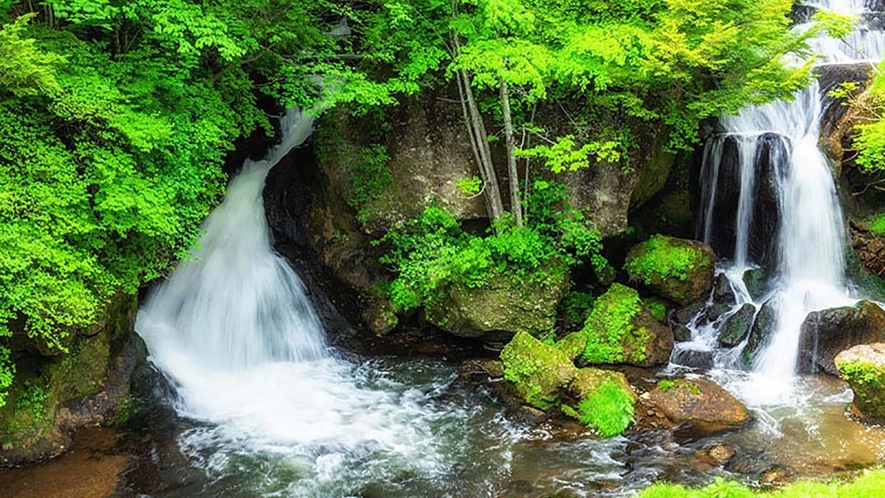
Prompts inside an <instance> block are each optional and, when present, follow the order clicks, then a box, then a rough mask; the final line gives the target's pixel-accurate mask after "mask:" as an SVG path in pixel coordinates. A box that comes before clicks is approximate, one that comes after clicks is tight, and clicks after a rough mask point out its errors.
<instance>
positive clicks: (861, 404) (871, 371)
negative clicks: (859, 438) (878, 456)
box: [835, 343, 885, 423]
mask: <svg viewBox="0 0 885 498" xmlns="http://www.w3.org/2000/svg"><path fill="white" fill-rule="evenodd" d="M835 365H836V368H837V369H838V371H839V374H840V375H841V376H842V378H843V379H845V381H846V382H848V385H849V386H850V387H851V390H852V391H854V401H853V402H852V404H851V406H852V411H853V412H854V413H855V414H856V415H859V416H860V417H862V418H864V419H867V420H870V421H872V422H877V423H883V422H885V343H875V344H863V345H860V346H854V347H852V348H850V349H848V350H845V351H842V352H841V353H839V354H838V355H837V356H836V359H835Z"/></svg>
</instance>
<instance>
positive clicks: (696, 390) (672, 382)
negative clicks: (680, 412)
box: [658, 379, 701, 396]
mask: <svg viewBox="0 0 885 498" xmlns="http://www.w3.org/2000/svg"><path fill="white" fill-rule="evenodd" d="M676 388H683V389H687V390H688V391H689V392H690V393H691V394H694V395H695V396H700V395H701V388H700V387H698V385H697V384H695V383H694V382H692V381H690V380H687V379H664V380H661V381H659V382H658V389H660V390H661V391H662V392H667V391H669V390H671V389H676Z"/></svg>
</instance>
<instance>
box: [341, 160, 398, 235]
mask: <svg viewBox="0 0 885 498" xmlns="http://www.w3.org/2000/svg"><path fill="white" fill-rule="evenodd" d="M388 161H390V156H388V155H387V146H386V145H380V144H373V145H370V146H368V147H364V148H363V149H362V150H361V151H360V155H359V160H358V161H356V162H354V163H352V164H349V165H348V172H349V173H350V187H351V197H350V198H349V199H348V203H349V204H350V206H351V207H353V208H354V209H356V210H357V214H356V218H357V220H358V221H359V222H361V223H365V222H366V221H368V216H369V215H368V214H367V212H366V206H367V205H368V204H369V203H371V202H372V201H374V200H375V199H377V198H378V197H379V196H380V195H381V194H382V193H383V192H384V189H386V188H387V187H388V186H390V184H391V182H393V175H392V174H391V172H390V169H389V168H388V166H387V162H388Z"/></svg>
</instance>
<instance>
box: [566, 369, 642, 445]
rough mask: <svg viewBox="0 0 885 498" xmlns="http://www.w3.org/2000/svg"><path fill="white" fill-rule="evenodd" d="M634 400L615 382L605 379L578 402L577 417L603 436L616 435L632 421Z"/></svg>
mask: <svg viewBox="0 0 885 498" xmlns="http://www.w3.org/2000/svg"><path fill="white" fill-rule="evenodd" d="M634 404H635V400H634V399H633V397H632V396H630V394H629V393H627V392H625V391H624V389H623V388H622V387H621V386H620V385H618V384H617V383H616V382H614V381H611V380H607V381H605V382H603V383H602V384H601V385H600V386H599V389H597V390H595V391H593V392H592V393H590V394H588V395H587V396H586V397H585V398H584V399H582V400H581V401H580V403H579V404H578V419H579V420H580V421H581V423H583V424H586V425H588V426H590V427H595V428H596V429H597V430H598V431H599V433H600V434H601V435H602V436H603V437H611V436H616V435H618V434H620V433H622V432H624V430H625V429H626V428H627V427H628V426H629V425H630V423H631V422H632V421H633V410H634V406H633V405H634Z"/></svg>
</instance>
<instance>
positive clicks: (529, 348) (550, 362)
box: [501, 332, 578, 410]
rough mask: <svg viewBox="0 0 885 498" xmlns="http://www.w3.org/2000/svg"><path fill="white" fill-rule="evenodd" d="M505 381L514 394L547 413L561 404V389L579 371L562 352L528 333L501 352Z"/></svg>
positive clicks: (520, 334)
mask: <svg viewBox="0 0 885 498" xmlns="http://www.w3.org/2000/svg"><path fill="white" fill-rule="evenodd" d="M501 361H502V362H503V364H504V378H505V379H506V380H507V382H508V385H509V386H510V387H511V388H512V390H513V391H514V393H515V394H516V395H517V396H519V397H520V398H521V399H522V400H523V401H525V402H526V403H528V404H529V405H531V406H534V407H535V408H539V409H541V410H546V409H548V408H550V407H552V406H554V405H556V404H557V403H558V401H559V395H560V389H563V388H565V387H566V386H568V385H569V383H571V381H572V379H574V377H575V375H576V374H577V373H578V369H577V368H575V365H574V363H572V360H570V359H569V357H568V356H567V355H566V354H565V353H564V352H562V351H560V350H559V349H557V348H555V347H553V346H548V345H546V344H544V343H542V342H541V341H539V340H537V339H535V338H534V337H532V336H531V335H530V334H528V333H526V332H518V333H517V334H516V335H515V336H514V337H513V339H512V340H511V341H510V342H509V343H507V345H506V346H504V349H503V350H502V351H501Z"/></svg>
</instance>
